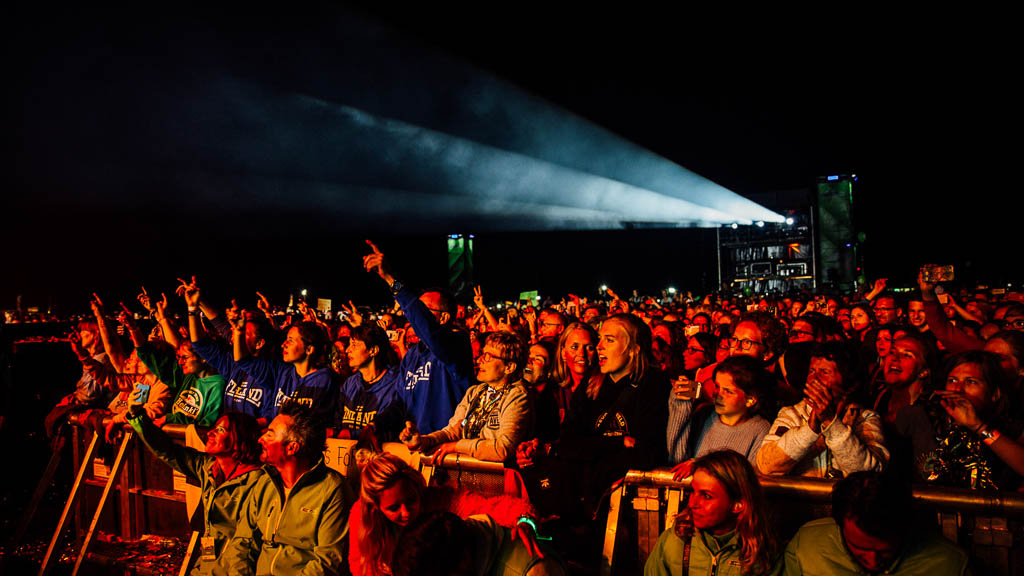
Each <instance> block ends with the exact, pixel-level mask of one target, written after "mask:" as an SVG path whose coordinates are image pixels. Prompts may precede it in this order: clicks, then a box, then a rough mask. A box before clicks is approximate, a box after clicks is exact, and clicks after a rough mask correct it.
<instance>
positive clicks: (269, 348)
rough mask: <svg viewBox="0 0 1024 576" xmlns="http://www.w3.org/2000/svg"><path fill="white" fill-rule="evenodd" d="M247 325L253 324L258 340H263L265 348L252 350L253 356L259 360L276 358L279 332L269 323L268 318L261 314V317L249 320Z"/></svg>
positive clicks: (253, 317)
mask: <svg viewBox="0 0 1024 576" xmlns="http://www.w3.org/2000/svg"><path fill="white" fill-rule="evenodd" d="M245 323H246V324H252V327H253V330H254V331H255V332H256V339H257V340H263V347H262V348H260V349H259V350H250V352H251V353H252V355H253V356H256V357H258V358H274V357H275V356H276V355H277V352H278V350H277V345H278V342H277V340H278V338H277V331H276V330H274V328H273V327H272V326H271V325H270V322H268V321H267V317H266V316H264V315H263V314H262V312H261V313H260V315H259V316H256V315H253V316H252V317H251V318H250V319H249V320H246V321H245Z"/></svg>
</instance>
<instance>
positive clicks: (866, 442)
mask: <svg viewBox="0 0 1024 576" xmlns="http://www.w3.org/2000/svg"><path fill="white" fill-rule="evenodd" d="M851 424H852V427H851ZM822 435H823V436H824V437H825V445H826V446H828V449H829V450H830V451H831V452H832V461H833V462H834V463H835V465H836V467H837V468H838V469H839V470H840V471H841V472H842V473H843V474H844V475H847V474H851V473H853V472H860V471H862V470H873V471H876V472H878V471H881V470H882V469H883V468H885V465H886V464H888V462H889V451H888V450H887V449H886V448H885V438H884V436H883V434H882V419H881V418H880V417H879V416H878V414H875V413H874V412H872V411H870V410H859V409H858V407H856V406H851V407H849V408H848V409H847V411H846V414H845V415H844V417H843V418H842V419H840V418H838V417H837V418H836V419H835V420H833V421H832V424H830V425H829V427H828V428H826V429H825V430H824V431H823V432H822Z"/></svg>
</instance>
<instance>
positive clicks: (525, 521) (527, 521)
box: [516, 516, 551, 540]
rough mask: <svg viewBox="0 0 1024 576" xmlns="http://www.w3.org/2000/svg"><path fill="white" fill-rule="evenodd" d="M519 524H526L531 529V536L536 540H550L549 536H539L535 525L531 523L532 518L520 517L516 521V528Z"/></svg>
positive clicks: (538, 530)
mask: <svg viewBox="0 0 1024 576" xmlns="http://www.w3.org/2000/svg"><path fill="white" fill-rule="evenodd" d="M520 524H526V525H527V526H529V527H530V528H533V535H534V538H536V539H537V540H551V536H541V535H540V529H538V528H537V523H536V522H534V521H533V518H530V517H529V516H520V517H519V520H517V521H516V526H517V527H518V526H519V525H520Z"/></svg>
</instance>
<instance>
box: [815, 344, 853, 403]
mask: <svg viewBox="0 0 1024 576" xmlns="http://www.w3.org/2000/svg"><path fill="white" fill-rule="evenodd" d="M811 358H812V359H813V358H823V359H825V360H829V361H831V362H834V363H835V365H836V368H837V369H838V370H839V376H840V377H841V378H842V379H843V390H846V391H847V392H851V391H853V390H855V389H856V388H857V385H858V384H859V383H860V378H859V375H858V373H857V369H858V367H859V366H860V362H859V358H858V356H857V354H856V351H855V350H854V348H853V347H852V346H849V345H847V344H846V343H845V342H822V343H820V344H818V345H817V346H814V347H813V348H811Z"/></svg>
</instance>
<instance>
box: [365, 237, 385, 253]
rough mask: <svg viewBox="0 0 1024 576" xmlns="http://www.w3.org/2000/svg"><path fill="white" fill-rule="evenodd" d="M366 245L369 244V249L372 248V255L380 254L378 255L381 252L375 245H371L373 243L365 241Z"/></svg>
mask: <svg viewBox="0 0 1024 576" xmlns="http://www.w3.org/2000/svg"><path fill="white" fill-rule="evenodd" d="M366 243H367V244H369V245H370V248H372V249H373V253H374V254H380V253H381V251H380V248H377V245H376V244H374V243H373V242H371V241H370V240H367V241H366Z"/></svg>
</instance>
